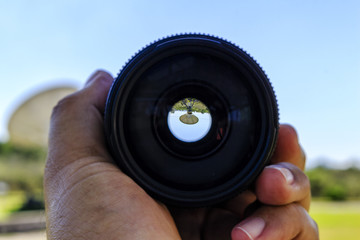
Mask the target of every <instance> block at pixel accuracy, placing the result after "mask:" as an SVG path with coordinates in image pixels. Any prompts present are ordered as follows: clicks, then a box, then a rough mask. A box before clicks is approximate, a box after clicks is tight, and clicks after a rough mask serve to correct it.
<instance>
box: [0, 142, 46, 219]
mask: <svg viewBox="0 0 360 240" xmlns="http://www.w3.org/2000/svg"><path fill="white" fill-rule="evenodd" d="M45 159H46V148H43V147H35V146H26V147H25V146H18V145H14V144H12V143H10V142H7V143H0V218H1V217H5V216H6V215H7V214H9V213H11V212H13V211H20V210H37V209H43V208H44V204H43V190H42V189H43V172H44V166H45Z"/></svg>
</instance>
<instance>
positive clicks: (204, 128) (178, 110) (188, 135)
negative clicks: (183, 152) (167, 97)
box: [167, 98, 212, 142]
mask: <svg viewBox="0 0 360 240" xmlns="http://www.w3.org/2000/svg"><path fill="white" fill-rule="evenodd" d="M167 121H168V126H169V129H170V132H171V133H172V134H173V135H174V137H176V138H177V139H179V140H181V141H183V142H196V141H199V140H201V139H202V138H203V137H205V136H206V134H207V133H208V132H209V130H210V128H211V123H212V120H211V114H210V111H209V109H208V107H207V106H206V105H205V104H204V103H203V102H201V101H200V100H198V99H196V98H184V99H182V100H180V101H178V102H177V103H175V104H174V105H173V106H172V108H171V110H170V112H169V113H168V119H167Z"/></svg>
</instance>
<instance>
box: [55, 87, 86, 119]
mask: <svg viewBox="0 0 360 240" xmlns="http://www.w3.org/2000/svg"><path fill="white" fill-rule="evenodd" d="M78 95H79V93H78V92H76V93H73V94H71V95H68V96H66V97H64V98H63V99H61V100H60V101H59V102H58V103H57V104H56V105H55V106H54V107H53V109H52V113H51V118H52V119H53V118H56V117H57V116H59V115H62V114H66V113H67V112H68V111H69V110H70V109H74V108H76V105H77V100H78V98H79V96H78Z"/></svg>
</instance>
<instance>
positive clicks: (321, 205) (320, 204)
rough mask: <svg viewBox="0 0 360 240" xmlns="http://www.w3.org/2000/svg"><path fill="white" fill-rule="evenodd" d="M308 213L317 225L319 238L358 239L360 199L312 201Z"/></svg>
mask: <svg viewBox="0 0 360 240" xmlns="http://www.w3.org/2000/svg"><path fill="white" fill-rule="evenodd" d="M310 215H311V216H312V217H313V219H314V220H315V221H316V222H317V224H318V226H319V231H320V239H324V240H339V239H341V240H342V239H343V240H358V239H359V236H360V201H346V202H325V201H313V202H312V205H311V209H310Z"/></svg>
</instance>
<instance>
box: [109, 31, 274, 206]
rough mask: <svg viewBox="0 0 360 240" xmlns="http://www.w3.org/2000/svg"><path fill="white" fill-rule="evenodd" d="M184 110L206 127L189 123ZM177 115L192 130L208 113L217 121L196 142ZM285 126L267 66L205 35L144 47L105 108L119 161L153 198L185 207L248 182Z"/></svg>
mask: <svg viewBox="0 0 360 240" xmlns="http://www.w3.org/2000/svg"><path fill="white" fill-rule="evenodd" d="M184 99H185V100H184ZM189 99H190V100H189ZM194 99H195V100H194ZM181 104H182V105H181ZM185 108H187V111H184V109H185ZM200 110H201V113H200ZM176 114H182V115H183V118H182V119H185V118H187V119H196V118H197V120H199V122H198V123H196V124H199V125H196V124H192V125H191V126H190V124H188V125H186V122H185V125H184V121H183V123H181V122H180V121H178V117H177V116H178V115H176ZM175 116H176V117H175ZM195 117H196V118H195ZM169 119H174V120H173V121H174V122H175V123H176V124H177V125H176V126H179V128H180V132H181V131H182V130H183V131H184V132H185V131H189V134H192V133H194V131H196V129H198V128H200V124H201V123H202V122H204V121H206V119H211V124H210V127H209V129H208V132H207V133H206V135H205V136H203V137H202V138H201V139H199V140H196V141H193V142H187V141H183V140H181V139H179V138H177V137H176V135H174V133H173V132H172V130H171V129H170V128H169V121H170V120H169ZM189 121H190V120H189ZM195 122H196V121H195ZM278 127H279V123H278V107H277V102H276V97H275V94H274V91H273V88H272V86H271V84H270V82H269V80H268V78H267V76H266V74H265V73H264V72H263V70H262V69H261V67H260V66H259V65H258V64H257V63H256V62H255V61H254V60H253V59H252V58H251V57H250V56H249V55H248V54H247V53H246V52H244V51H243V50H242V49H240V48H238V47H237V46H235V45H234V44H232V43H230V42H228V41H226V40H223V39H220V38H217V37H213V36H208V35H202V34H182V35H176V36H171V37H168V38H164V39H161V40H159V41H156V42H154V43H152V44H150V45H149V46H147V47H145V48H144V49H142V50H141V51H140V52H138V53H137V54H136V55H135V56H134V57H133V58H132V59H130V60H129V62H128V63H127V64H126V65H125V66H124V68H123V69H122V70H121V72H120V73H119V75H118V76H117V78H116V79H115V81H114V83H113V85H112V87H111V90H110V92H109V95H108V99H107V103H106V109H105V133H106V138H107V141H108V145H109V148H110V151H111V153H112V155H113V157H114V160H115V161H116V163H117V164H118V165H119V167H120V168H121V169H122V170H123V171H124V172H125V173H126V174H128V175H129V176H130V177H131V178H133V179H134V180H135V181H136V182H137V183H138V184H139V185H140V186H141V187H142V188H143V189H144V190H145V191H147V192H148V193H149V194H150V195H151V196H152V197H154V198H156V199H159V200H160V201H162V202H164V203H166V204H170V205H176V206H186V207H200V206H208V205H213V204H216V203H219V202H221V201H224V200H226V199H229V198H231V197H233V196H235V195H236V194H238V193H239V192H241V191H243V190H245V189H246V188H248V187H249V186H250V184H251V183H252V182H253V181H254V180H255V178H256V177H257V176H258V175H259V173H260V172H261V171H262V169H263V168H264V166H265V165H266V164H267V163H268V161H269V159H270V157H271V156H272V153H273V151H274V149H275V145H276V140H277V132H278Z"/></svg>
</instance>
